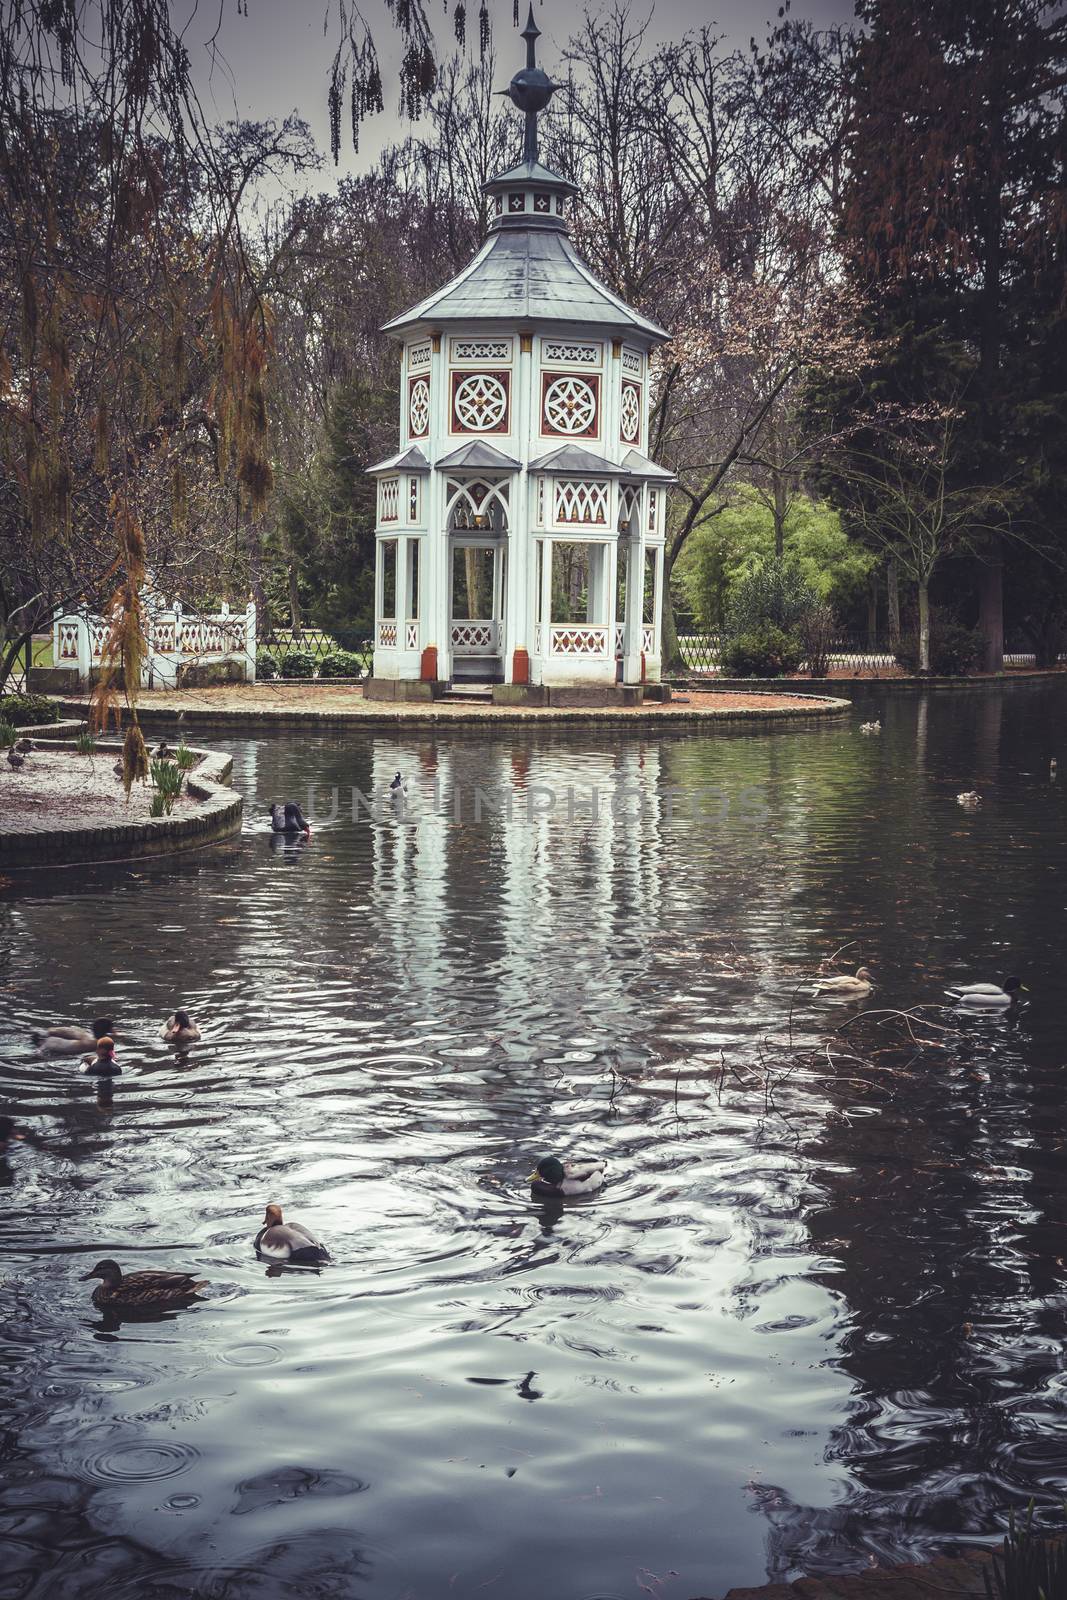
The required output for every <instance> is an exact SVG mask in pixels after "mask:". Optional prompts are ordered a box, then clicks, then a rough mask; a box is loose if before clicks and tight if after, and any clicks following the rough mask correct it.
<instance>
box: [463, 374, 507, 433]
mask: <svg viewBox="0 0 1067 1600" xmlns="http://www.w3.org/2000/svg"><path fill="white" fill-rule="evenodd" d="M510 379H511V375H510V373H507V372H471V373H469V374H463V373H459V372H454V373H453V374H452V431H453V432H454V433H506V432H507V430H508V387H509V384H510Z"/></svg>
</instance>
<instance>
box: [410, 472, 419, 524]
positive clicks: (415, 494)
mask: <svg viewBox="0 0 1067 1600" xmlns="http://www.w3.org/2000/svg"><path fill="white" fill-rule="evenodd" d="M418 520H419V480H418V478H409V479H408V521H409V522H418Z"/></svg>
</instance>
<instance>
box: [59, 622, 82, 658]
mask: <svg viewBox="0 0 1067 1600" xmlns="http://www.w3.org/2000/svg"><path fill="white" fill-rule="evenodd" d="M59 659H60V661H77V659H78V624H77V623H76V622H61V623H60V624H59Z"/></svg>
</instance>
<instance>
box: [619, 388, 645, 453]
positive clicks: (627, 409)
mask: <svg viewBox="0 0 1067 1600" xmlns="http://www.w3.org/2000/svg"><path fill="white" fill-rule="evenodd" d="M619 438H620V439H621V440H622V442H623V444H637V443H638V442H639V441H640V438H641V386H640V384H637V383H630V382H629V381H628V380H625V379H624V381H623V385H622V397H621V399H620V401H619Z"/></svg>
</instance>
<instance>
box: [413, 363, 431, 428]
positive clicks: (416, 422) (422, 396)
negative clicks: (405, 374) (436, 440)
mask: <svg viewBox="0 0 1067 1600" xmlns="http://www.w3.org/2000/svg"><path fill="white" fill-rule="evenodd" d="M429 431H430V385H429V382H428V381H427V379H426V378H409V379H408V434H409V436H410V437H411V438H412V439H425V437H426V435H427V434H428V433H429Z"/></svg>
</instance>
